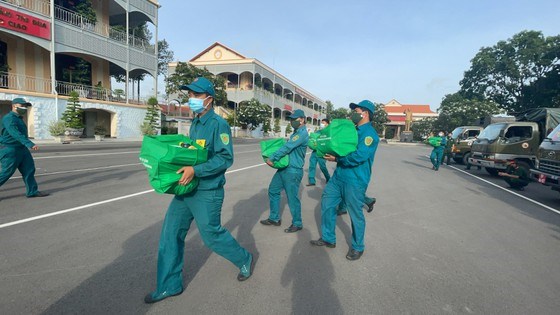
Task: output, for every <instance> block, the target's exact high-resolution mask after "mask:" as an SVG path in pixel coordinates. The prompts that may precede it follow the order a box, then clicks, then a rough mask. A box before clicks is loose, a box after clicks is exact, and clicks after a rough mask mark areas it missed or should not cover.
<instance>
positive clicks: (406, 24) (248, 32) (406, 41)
mask: <svg viewBox="0 0 560 315" xmlns="http://www.w3.org/2000/svg"><path fill="white" fill-rule="evenodd" d="M160 5H161V8H160V9H159V12H158V14H159V31H158V36H159V39H160V40H161V39H165V40H167V42H168V43H169V45H170V48H171V50H173V52H174V54H175V60H177V61H188V60H190V59H191V58H192V57H194V56H195V55H197V54H198V53H200V52H201V51H203V50H204V49H206V48H207V47H209V46H210V45H212V44H213V43H214V42H220V43H222V44H224V45H226V46H228V47H230V48H231V49H233V50H235V51H237V52H239V53H240V54H242V55H244V56H246V57H248V58H255V59H258V60H260V61H261V62H263V63H264V64H266V65H268V66H270V67H272V68H274V69H275V70H276V71H278V72H279V73H281V74H282V75H284V76H285V77H286V78H288V79H289V80H291V81H292V82H294V83H296V84H298V85H299V86H301V87H303V88H304V89H306V90H307V91H309V92H311V93H313V94H314V95H315V96H317V97H319V98H320V99H322V100H323V101H326V100H330V101H331V102H333V104H334V105H335V107H347V106H348V104H349V103H350V102H357V101H360V100H363V99H369V100H371V101H373V102H376V103H387V102H389V101H390V100H392V99H395V100H397V101H398V102H400V103H401V104H428V105H430V107H431V108H432V110H434V111H435V110H436V109H437V108H438V107H439V105H440V103H441V100H442V99H443V97H444V96H445V95H446V94H451V93H455V92H457V91H458V90H459V81H460V80H461V79H462V78H463V74H464V72H465V71H466V70H468V69H469V67H470V60H471V59H472V58H473V57H474V56H475V55H476V53H477V52H478V51H479V50H480V48H482V47H491V46H494V45H495V44H496V43H497V42H498V41H500V40H507V39H509V38H511V37H512V36H513V35H515V34H517V33H519V32H521V31H523V30H536V31H541V32H542V33H543V35H544V36H556V35H559V34H560V15H559V12H560V1H558V0H550V1H549V0H531V1H520V0H510V1H505V0H494V1H492V0H484V1H483V0H469V1H464V0H463V1H459V0H446V1H445V0H441V1H435V0H423V1H399V0H392V1H378V0H370V1H362V0H345V1H332V0H322V1H320V0H308V1H303V0H299V1H293V0H286V1H265V0H259V1H254V0H249V1H231V0H226V1H222V0H213V1H198V2H197V1H190V0H187V1H183V0H169V1H166V0H160ZM158 82H161V83H160V89H159V90H163V89H164V88H163V81H162V79H161V78H160V80H159V81H158ZM144 84H148V86H149V88H144V89H143V90H144V91H150V88H151V91H152V92H153V88H152V87H153V81H152V83H149V80H147V81H146V82H145V83H144Z"/></svg>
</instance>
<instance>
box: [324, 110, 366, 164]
mask: <svg viewBox="0 0 560 315" xmlns="http://www.w3.org/2000/svg"><path fill="white" fill-rule="evenodd" d="M357 147H358V131H357V130H356V125H354V123H353V122H352V121H350V120H348V119H333V121H331V123H330V124H329V125H328V126H327V127H326V128H325V129H323V130H321V134H320V135H319V137H318V138H317V156H318V157H323V156H325V154H330V155H334V156H346V155H348V154H350V153H352V152H354V151H356V148H357Z"/></svg>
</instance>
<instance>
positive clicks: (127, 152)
mask: <svg viewBox="0 0 560 315" xmlns="http://www.w3.org/2000/svg"><path fill="white" fill-rule="evenodd" d="M134 153H135V154H139V153H140V151H125V152H111V153H90V154H74V155H53V156H37V157H33V159H34V160H45V159H61V158H73V157H85V156H100V155H122V154H134Z"/></svg>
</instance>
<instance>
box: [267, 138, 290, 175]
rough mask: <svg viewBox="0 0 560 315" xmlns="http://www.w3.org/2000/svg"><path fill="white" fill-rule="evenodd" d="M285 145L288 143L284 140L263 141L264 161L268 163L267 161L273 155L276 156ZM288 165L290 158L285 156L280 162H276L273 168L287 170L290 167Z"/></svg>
mask: <svg viewBox="0 0 560 315" xmlns="http://www.w3.org/2000/svg"><path fill="white" fill-rule="evenodd" d="M284 143H286V139H284V138H277V139H270V140H264V141H261V155H262V157H263V160H264V161H265V162H266V160H267V159H268V158H269V157H270V156H271V155H272V154H274V152H276V151H278V149H280V148H281V147H282V146H283V145H284ZM288 164H290V158H289V157H288V155H285V156H284V157H282V158H281V159H280V160H278V161H276V162H274V166H272V167H273V168H285V167H288Z"/></svg>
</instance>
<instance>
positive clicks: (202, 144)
mask: <svg viewBox="0 0 560 315" xmlns="http://www.w3.org/2000/svg"><path fill="white" fill-rule="evenodd" d="M196 144H198V145H199V146H201V147H203V148H204V147H206V139H196Z"/></svg>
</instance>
